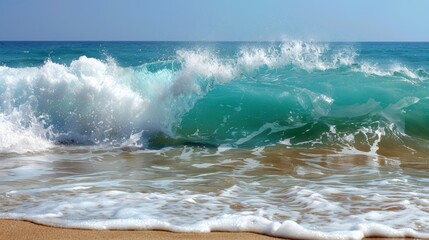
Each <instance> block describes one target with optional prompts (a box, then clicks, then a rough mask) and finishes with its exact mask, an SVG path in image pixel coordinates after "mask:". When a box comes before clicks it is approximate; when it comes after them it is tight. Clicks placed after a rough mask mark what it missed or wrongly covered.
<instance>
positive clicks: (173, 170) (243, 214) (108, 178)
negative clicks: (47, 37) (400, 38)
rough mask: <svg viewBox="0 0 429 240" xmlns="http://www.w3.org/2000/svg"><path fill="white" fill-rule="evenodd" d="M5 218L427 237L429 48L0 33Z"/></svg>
mask: <svg viewBox="0 0 429 240" xmlns="http://www.w3.org/2000/svg"><path fill="white" fill-rule="evenodd" d="M0 219H17V220H28V221H32V222H36V223H40V224H45V225H51V226H60V227H69V228H84V229H160V230H167V231H175V232H210V231H234V232H240V231H251V232H256V233H261V234H265V235H271V236H277V237H285V238H295V239H361V238H363V237H370V236H381V237H404V236H408V237H415V238H429V43H323V42H305V41H284V42H207V43H204V42H0Z"/></svg>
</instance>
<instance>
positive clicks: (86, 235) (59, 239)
mask: <svg viewBox="0 0 429 240" xmlns="http://www.w3.org/2000/svg"><path fill="white" fill-rule="evenodd" d="M0 230H1V231H0V240H27V239H28V240H33V239H43V240H72V239H73V240H74V239H79V240H81V239H91V240H98V239H103V240H122V239H123V240H134V239H145V240H164V239H165V240H167V239H168V240H169V239H205V240H218V239H219V240H220V239H237V240H253V239H255V240H256V239H258V240H259V239H262V240H270V239H271V240H273V239H280V238H274V237H269V236H264V235H260V234H256V233H247V232H244V233H230V232H211V233H172V232H166V231H109V230H106V231H98V230H80V229H67V228H56V227H48V226H44V225H39V224H35V223H32V222H27V221H15V220H0ZM367 239H368V240H369V239H371V240H381V239H388V240H394V239H400V238H367ZM408 239H409V238H408Z"/></svg>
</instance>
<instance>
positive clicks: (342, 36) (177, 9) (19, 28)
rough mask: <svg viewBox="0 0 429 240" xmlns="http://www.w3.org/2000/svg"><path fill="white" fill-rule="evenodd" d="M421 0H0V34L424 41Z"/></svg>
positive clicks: (428, 36) (428, 33) (426, 24)
mask: <svg viewBox="0 0 429 240" xmlns="http://www.w3.org/2000/svg"><path fill="white" fill-rule="evenodd" d="M428 11H429V1H427V0H401V1H399V0H341V1H340V0H325V1H322V0H258V1H257V0H217V1H214V0H211V1H210V0H151V1H149V0H141V1H139V0H0V40H142V41H148V40H163V41H174V40H182V41H219V40H224V41H231V40H232V41H264V40H268V41H272V40H283V39H304V40H308V39H312V40H320V41H429V13H428Z"/></svg>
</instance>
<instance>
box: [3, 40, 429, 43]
mask: <svg viewBox="0 0 429 240" xmlns="http://www.w3.org/2000/svg"><path fill="white" fill-rule="evenodd" d="M288 41H304V42H321V43H323V42H329V43H428V42H429V40H320V41H319V40H311V39H310V40H302V39H288V40H1V39H0V42H166V43H167V42H180V43H187V42H189V43H199V42H200V43H228V42H237V43H240V42H241V43H246V42H254V43H268V42H288Z"/></svg>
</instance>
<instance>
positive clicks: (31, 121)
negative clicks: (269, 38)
mask: <svg viewBox="0 0 429 240" xmlns="http://www.w3.org/2000/svg"><path fill="white" fill-rule="evenodd" d="M358 56H359V53H358V51H357V50H355V49H354V48H352V47H340V48H331V47H330V46H329V44H324V43H314V42H302V41H289V42H283V43H280V44H278V45H275V44H272V45H271V46H269V47H258V46H254V47H242V48H240V49H239V50H238V52H237V53H236V54H235V55H232V56H231V55H228V56H227V57H225V56H223V57H221V55H220V54H215V53H214V52H213V51H209V50H207V49H179V50H177V51H176V53H175V56H174V57H173V58H171V59H170V60H167V61H164V60H162V61H161V60H160V61H159V62H157V61H155V62H151V63H144V64H143V65H140V66H137V67H121V66H119V65H118V64H117V63H116V62H115V60H114V59H113V58H111V57H108V58H107V59H106V60H100V59H95V58H89V57H86V56H81V57H79V58H78V59H76V60H73V61H71V63H70V64H69V65H63V64H58V63H55V62H53V61H52V60H47V61H46V62H45V63H44V64H43V65H42V66H40V67H24V68H11V67H7V66H3V67H0V80H1V81H0V100H1V105H0V107H1V109H0V110H1V114H2V115H1V116H2V118H1V120H2V122H4V124H2V131H1V132H2V139H1V140H2V143H3V144H2V147H3V149H2V151H6V152H7V151H18V150H17V149H18V148H19V147H18V145H19V143H20V142H22V141H24V140H23V139H27V138H28V141H30V142H31V141H34V142H38V143H37V144H36V143H35V144H34V145H35V148H34V149H38V148H39V147H40V148H41V149H43V148H45V147H49V146H51V145H52V144H78V145H79V144H96V145H103V144H104V145H115V146H120V145H121V144H123V143H126V142H128V141H129V140H130V138H131V136H136V135H135V134H137V133H142V134H141V136H142V137H141V141H140V142H139V143H136V145H138V146H143V145H145V144H146V145H147V144H149V142H151V138H152V135H157V134H158V133H160V132H161V133H163V134H165V135H166V136H167V138H185V141H186V139H187V140H191V141H196V142H206V141H207V140H208V141H209V142H210V143H211V144H215V145H218V144H224V143H228V144H231V143H236V144H238V145H240V144H242V143H253V144H259V143H260V142H258V141H260V140H258V141H256V142H254V141H252V140H250V139H251V138H250V137H251V136H252V134H256V133H258V131H261V133H263V132H265V133H266V132H267V131H268V129H265V130H264V129H263V126H266V124H278V125H279V126H281V127H285V128H288V129H293V128H298V127H299V126H302V125H306V124H314V123H317V122H319V121H322V122H323V121H324V120H323V118H338V117H343V118H347V117H360V116H364V115H367V114H369V115H370V116H373V115H378V116H381V117H382V118H384V119H385V120H387V122H388V123H393V124H394V125H396V126H397V128H398V129H400V130H401V131H402V132H406V131H405V127H404V124H405V123H404V120H403V119H404V114H403V111H404V108H398V109H390V110H389V111H387V107H388V106H389V105H391V104H394V103H395V102H394V101H399V100H400V99H404V98H406V97H407V96H405V95H403V94H402V95H401V94H400V93H399V94H398V90H397V89H400V88H404V86H405V87H406V88H408V90H410V91H414V92H419V91H423V90H421V89H420V90H418V89H415V88H414V87H418V86H421V85H422V84H424V81H423V80H425V79H426V78H427V73H426V72H425V70H424V69H421V68H420V69H417V70H416V71H415V70H412V69H410V68H408V67H406V66H404V65H401V64H396V65H392V66H391V67H389V68H387V69H384V68H381V67H379V66H378V65H377V64H370V63H369V62H367V61H364V60H361V59H358ZM153 66H158V67H156V68H155V67H153ZM353 74H354V75H353ZM362 74H363V75H362ZM369 75H371V76H379V77H387V78H388V79H383V78H380V79H377V81H378V82H371V81H372V80H371V78H369V77H368V76H369ZM319 78H320V80H318V79H319ZM391 79H405V80H407V81H408V82H407V81H405V82H406V83H411V85H410V86H408V85H398V84H397V83H395V81H392V80H391ZM344 84H346V85H347V87H345V85H344ZM414 85H415V86H414ZM383 88H386V89H388V88H391V89H392V90H393V92H394V94H397V96H396V95H395V96H391V97H387V96H386V97H385V98H384V99H377V100H374V99H373V98H377V96H376V95H375V94H378V95H383V94H385V95H386V94H387V92H383ZM353 89H361V90H353ZM214 90H215V91H214ZM386 91H388V90H386ZM343 92H350V93H351V94H348V95H344V94H343ZM369 94H373V95H374V96H369ZM410 97H414V98H416V99H420V98H421V97H422V94H420V95H419V94H418V93H416V95H415V96H410ZM389 98H392V99H389ZM243 99H244V100H243ZM385 99H387V100H385ZM371 101H373V103H374V104H370V103H371ZM365 102H367V103H368V104H369V105H368V104H367V105H365ZM213 104H215V105H213ZM231 106H233V107H231ZM204 108H205V109H204ZM350 109H351V110H350ZM359 109H361V110H359ZM382 109H385V110H382ZM258 111H259V112H258ZM401 111H402V113H401ZM16 116H20V117H19V119H18V120H16ZM191 118H193V119H194V120H192V121H197V123H196V124H193V125H194V126H190V125H192V121H191ZM411 118H413V119H414V118H415V117H411ZM249 119H252V120H251V121H249ZM231 124H232V125H231ZM240 124H241V125H240ZM202 125H205V126H204V127H202ZM189 126H190V127H189ZM195 126H198V127H195ZM355 130H356V129H355ZM271 132H272V129H271ZM194 133H199V135H198V134H196V135H193V136H191V135H192V134H194ZM274 133H276V132H275V131H274ZM274 133H273V134H274ZM280 133H282V134H284V131H280ZM274 135H275V134H274ZM213 136H214V137H213ZM255 136H265V137H267V136H266V135H264V134H262V135H261V134H260V133H258V134H256V135H255ZM256 138H257V137H256ZM277 138H278V137H277ZM19 139H21V140H19ZM133 139H134V138H133ZM246 139H249V140H246ZM283 139H286V138H283ZM212 140H214V142H211V141H212ZM14 141H16V142H14ZM276 141H278V139H277V140H275V141H271V140H268V142H269V143H273V142H276ZM39 143H40V144H39ZM38 144H39V145H40V146H39V145H38ZM28 145H31V144H30V143H29V144H28ZM22 149H26V148H25V147H23V148H22ZM28 149H32V148H31V147H30V148H28Z"/></svg>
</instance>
